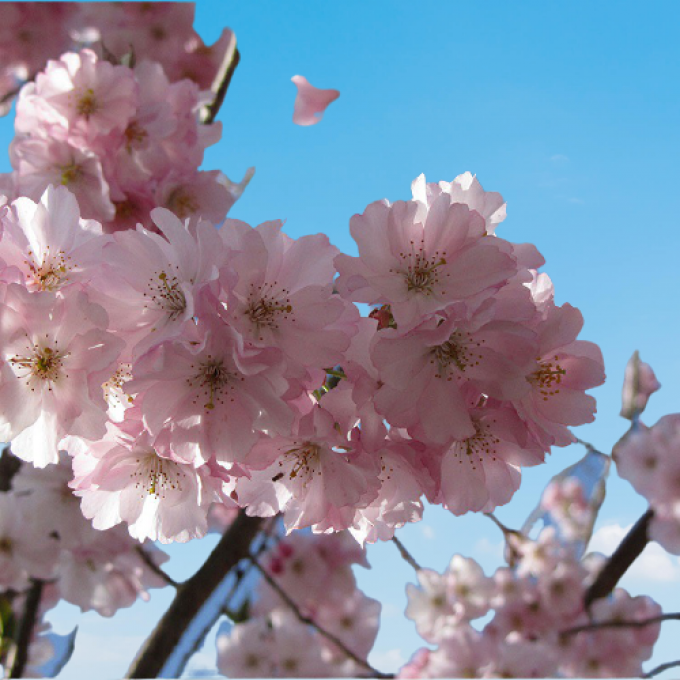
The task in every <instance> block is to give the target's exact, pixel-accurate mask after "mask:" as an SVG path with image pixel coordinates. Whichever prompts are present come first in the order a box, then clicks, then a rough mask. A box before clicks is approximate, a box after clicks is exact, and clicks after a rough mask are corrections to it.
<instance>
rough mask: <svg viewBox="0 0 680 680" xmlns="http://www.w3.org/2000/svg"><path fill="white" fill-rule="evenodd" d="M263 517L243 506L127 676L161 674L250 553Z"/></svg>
mask: <svg viewBox="0 0 680 680" xmlns="http://www.w3.org/2000/svg"><path fill="white" fill-rule="evenodd" d="M262 521H263V520H262V518H260V517H248V516H247V515H246V514H245V511H243V510H241V511H240V512H239V514H238V516H237V517H236V519H235V520H234V522H233V523H232V525H231V526H230V527H229V529H227V531H226V532H225V533H224V536H222V539H221V540H220V542H219V543H218V544H217V546H215V549H214V550H213V551H212V553H210V556H209V557H208V559H207V560H206V561H205V563H204V564H203V566H202V567H201V568H200V569H199V570H198V571H197V572H196V573H195V574H194V575H193V576H192V577H191V578H190V579H188V580H187V581H185V582H184V583H182V584H179V586H178V588H177V595H176V596H175V599H174V600H173V601H172V604H171V605H170V607H169V608H168V610H167V611H166V612H165V614H164V615H163V617H162V618H161V620H160V621H159V622H158V624H157V625H156V628H155V629H154V630H153V632H152V633H151V635H150V636H149V637H148V639H147V640H146V642H145V643H144V645H143V646H142V648H141V649H140V650H139V652H138V653H137V657H136V658H135V660H134V661H133V662H132V665H131V666H130V668H129V669H128V672H127V675H126V676H125V677H126V678H156V677H158V674H159V673H160V672H161V671H162V670H163V666H164V665H165V663H166V661H167V659H168V658H169V656H170V655H171V654H172V652H173V650H174V649H175V647H176V646H177V644H178V643H179V642H180V640H181V639H182V636H183V634H184V633H185V631H186V630H187V628H188V627H189V625H190V624H191V622H192V621H193V620H194V618H195V617H196V615H197V614H198V613H199V611H200V610H201V607H202V606H203V605H204V604H205V602H206V601H207V599H208V598H209V597H210V595H211V594H212V593H213V591H214V590H215V588H217V587H218V586H219V585H220V583H222V581H223V579H224V577H225V576H226V575H227V573H229V571H231V570H232V569H233V568H234V567H235V566H236V565H237V564H238V563H239V562H240V561H241V560H243V559H247V558H248V557H249V555H250V544H251V543H252V541H253V539H254V538H255V536H256V535H257V533H258V531H259V530H260V527H261V525H262Z"/></svg>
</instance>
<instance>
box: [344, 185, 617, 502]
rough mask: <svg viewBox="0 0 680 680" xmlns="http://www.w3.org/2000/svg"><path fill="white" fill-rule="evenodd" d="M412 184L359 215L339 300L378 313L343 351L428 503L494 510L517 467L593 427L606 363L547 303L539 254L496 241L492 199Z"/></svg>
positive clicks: (564, 313) (569, 318)
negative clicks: (412, 460)
mask: <svg viewBox="0 0 680 680" xmlns="http://www.w3.org/2000/svg"><path fill="white" fill-rule="evenodd" d="M412 189H413V199H412V200H411V201H397V202H396V203H393V204H391V203H389V202H388V201H379V202H376V203H372V204H371V205H369V206H368V207H367V208H366V210H365V212H364V213H363V214H362V215H355V216H354V217H353V218H352V220H351V222H350V230H351V233H352V236H353V237H354V239H355V240H356V242H357V244H358V248H359V257H350V256H347V255H339V256H338V257H337V258H336V261H335V262H336V266H337V268H338V271H339V273H340V276H339V278H338V280H337V283H336V287H337V290H338V292H339V293H340V295H341V296H342V297H343V298H344V299H346V300H351V301H354V302H361V303H368V304H370V305H375V306H377V308H376V310H375V312H374V313H373V314H372V316H373V318H374V319H376V321H377V322H378V325H379V328H380V330H379V332H378V333H376V334H374V336H373V337H372V338H371V339H370V341H369V342H367V343H364V345H363V347H362V351H363V354H362V355H361V356H357V357H356V358H354V357H352V356H350V359H351V360H353V362H354V363H355V364H356V368H354V369H353V370H354V374H353V375H356V376H357V379H358V377H359V375H360V374H361V380H362V387H361V390H360V394H361V396H360V397H359V390H355V393H354V398H355V399H358V398H360V399H361V403H362V405H363V406H362V407H363V408H364V411H365V412H366V413H367V414H368V411H371V416H372V420H373V422H377V421H380V420H381V419H384V420H385V421H386V422H387V423H388V424H389V425H390V426H391V427H392V428H401V431H402V432H403V433H404V434H403V435H401V437H402V443H403V444H404V445H405V441H404V440H405V438H407V439H408V440H409V443H410V446H411V447H413V450H414V451H416V456H417V458H418V460H420V462H421V466H422V468H423V469H425V470H427V471H428V473H429V475H430V476H431V479H430V488H429V489H426V488H425V487H423V491H424V492H425V493H427V494H428V498H429V499H430V500H431V501H434V502H438V503H442V504H443V505H445V507H447V508H448V509H449V510H450V511H451V512H453V513H454V514H457V515H459V514H463V513H465V512H468V511H489V510H492V509H493V508H495V507H496V506H498V505H502V504H504V503H507V502H508V501H509V500H510V499H511V498H512V495H513V494H514V492H515V491H516V490H517V488H518V487H519V483H520V468H521V466H523V465H535V464H537V463H541V462H542V461H543V459H544V455H545V453H546V452H547V451H549V450H550V447H551V446H565V445H567V444H569V443H571V442H573V441H575V439H574V436H573V434H571V432H570V430H569V427H571V426H575V425H581V424H583V423H587V422H590V421H592V420H593V417H594V412H595V400H594V399H593V398H592V397H591V396H589V395H587V394H585V390H587V389H589V388H591V387H595V386H597V385H599V384H601V383H602V381H603V380H604V370H603V362H602V356H601V353H600V350H599V348H598V347H597V346H596V345H594V344H592V343H589V342H585V341H583V340H578V339H577V335H578V333H579V331H580V330H581V327H582V325H583V319H582V317H581V314H580V313H579V311H578V310H577V309H575V308H574V307H572V306H571V305H569V304H564V305H562V306H561V307H558V306H557V305H555V303H554V301H553V291H552V284H551V282H550V280H549V279H548V277H547V276H546V275H545V274H539V273H538V272H537V269H538V267H540V266H541V265H542V264H543V258H542V257H541V256H540V254H539V253H538V252H537V251H536V249H535V248H534V247H533V246H531V245H528V244H521V245H516V244H512V243H510V242H508V241H505V240H503V239H501V238H498V237H496V236H495V235H494V232H495V229H496V226H497V224H498V223H499V222H501V221H502V220H503V218H504V217H505V204H504V202H503V199H502V198H501V196H500V195H499V194H497V193H493V192H485V191H484V190H483V189H482V187H481V185H480V184H479V182H478V181H477V179H476V178H474V177H473V176H472V175H470V173H465V174H463V175H460V176H459V177H458V178H456V179H455V180H454V181H453V182H450V183H448V182H440V183H439V184H427V183H426V182H425V178H424V176H422V175H421V176H420V177H419V178H418V179H417V180H415V182H414V183H413V187H412ZM353 375H350V379H351V380H352V378H353ZM367 392H368V393H367ZM371 393H372V394H371ZM406 433H408V436H406Z"/></svg>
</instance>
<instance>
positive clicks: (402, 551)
mask: <svg viewBox="0 0 680 680" xmlns="http://www.w3.org/2000/svg"><path fill="white" fill-rule="evenodd" d="M392 543H394V545H396V546H397V550H399V554H400V555H401V556H402V557H403V558H404V560H405V561H406V562H408V563H409V564H410V565H411V566H412V567H413V568H414V569H415V570H416V571H420V570H421V569H422V567H421V566H420V565H419V564H418V562H416V560H415V557H413V555H411V553H410V552H409V551H408V550H407V549H406V546H405V545H404V544H403V543H402V542H401V541H400V540H399V539H398V538H397V537H396V536H392Z"/></svg>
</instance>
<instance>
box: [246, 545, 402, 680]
mask: <svg viewBox="0 0 680 680" xmlns="http://www.w3.org/2000/svg"><path fill="white" fill-rule="evenodd" d="M250 561H251V562H252V564H253V565H254V566H255V569H257V570H258V571H259V572H260V574H261V575H262V578H264V580H265V581H266V582H267V584H268V585H269V586H271V588H272V589H273V590H274V591H275V592H276V593H277V595H278V596H279V597H280V598H281V599H282V600H283V601H284V603H285V604H286V605H287V606H288V607H289V609H290V610H291V611H292V612H293V614H295V616H296V617H297V619H298V621H300V623H303V624H305V625H307V626H312V627H313V628H315V629H316V630H317V631H318V633H319V634H320V635H322V636H323V637H325V638H326V639H327V640H328V641H329V642H332V643H333V644H334V645H335V646H336V647H338V648H339V649H340V650H341V651H342V652H344V653H345V655H347V656H348V657H349V658H350V659H352V661H354V662H355V663H357V664H359V665H360V666H362V667H363V668H365V669H366V670H367V671H369V672H370V673H371V675H370V676H369V677H372V678H393V677H394V675H392V674H390V673H382V672H381V671H379V670H377V669H376V668H373V666H371V664H369V663H368V661H366V660H365V659H362V658H361V657H360V656H358V655H357V654H355V653H354V652H353V651H352V650H351V649H349V648H348V647H347V646H346V645H345V643H344V642H343V641H342V640H340V639H339V638H337V637H336V636H335V635H333V633H329V632H328V631H327V630H326V629H325V628H322V627H321V626H320V625H319V624H318V623H317V622H316V621H314V619H312V618H310V617H309V616H306V615H305V614H303V613H302V612H301V611H300V609H299V607H298V606H297V604H295V601H294V600H293V599H292V598H291V597H290V595H288V593H287V592H286V591H285V590H283V588H281V586H280V585H279V584H278V583H277V582H276V581H275V580H274V579H273V578H272V577H271V576H270V575H269V572H267V570H266V569H264V567H263V566H262V565H261V564H260V563H259V562H258V561H257V559H256V558H255V557H253V556H251V557H250Z"/></svg>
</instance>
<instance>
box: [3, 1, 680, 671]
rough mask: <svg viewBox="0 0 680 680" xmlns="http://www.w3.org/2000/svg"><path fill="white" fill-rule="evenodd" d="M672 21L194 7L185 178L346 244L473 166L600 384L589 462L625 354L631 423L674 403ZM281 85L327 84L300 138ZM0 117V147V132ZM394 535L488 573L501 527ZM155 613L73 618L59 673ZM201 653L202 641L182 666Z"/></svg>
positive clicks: (589, 6) (666, 14)
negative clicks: (190, 143) (645, 368)
mask: <svg viewBox="0 0 680 680" xmlns="http://www.w3.org/2000/svg"><path fill="white" fill-rule="evenodd" d="M679 20H680V4H679V3H677V2H675V1H674V0H668V1H666V2H661V1H655V2H649V3H640V2H639V1H637V2H628V1H625V0H617V2H616V3H614V2H602V3H595V2H592V0H570V1H569V2H538V1H534V0H524V1H523V2H521V3H519V2H512V3H511V2H507V1H506V0H493V1H491V0H486V1H484V0H480V1H479V2H475V3H471V2H468V3H463V2H432V1H430V0H422V2H419V3H414V2H404V1H402V0H390V1H389V2H388V1H387V0H371V1H370V2H365V1H360V0H343V1H342V2H334V3H330V2H312V1H310V0H308V1H307V2H298V1H292V0H287V1H286V2H273V1H269V0H267V1H264V0H260V1H259V2H248V1H246V0H242V2H239V3H232V2H223V1H222V0H212V1H210V0H198V3H197V28H198V30H199V32H200V33H201V35H202V36H203V37H204V39H205V40H206V42H211V41H213V40H214V39H216V38H217V36H218V34H219V31H220V30H221V29H222V27H223V26H230V27H232V28H233V29H234V31H235V32H236V35H237V37H238V43H239V49H240V51H241V57H242V60H241V64H240V65H239V67H238V70H237V71H236V74H235V76H234V79H233V82H232V86H231V89H230V91H229V94H228V96H227V99H226V102H225V104H224V107H223V110H222V112H221V113H220V116H219V118H218V119H219V120H221V121H222V123H223V126H224V128H223V141H222V142H221V143H220V144H219V145H217V146H216V147H213V148H212V149H210V150H209V151H208V153H207V156H206V161H205V163H204V168H205V169H214V168H218V169H220V170H222V171H223V172H225V173H226V174H227V175H228V176H229V177H231V178H232V179H235V180H238V179H240V177H241V176H242V175H243V173H244V172H245V170H246V168H247V167H249V166H251V165H253V166H255V167H256V169H257V171H256V174H255V177H254V179H253V181H252V182H251V184H250V186H249V187H248V189H247V191H246V193H245V194H244V196H243V197H242V199H241V200H240V201H239V202H238V203H237V204H236V206H235V207H234V209H233V210H232V213H231V214H230V216H232V217H237V218H239V219H243V220H245V221H247V222H249V223H251V224H253V225H255V224H257V223H259V222H262V221H264V220H268V219H273V218H284V219H286V220H287V221H286V226H285V230H286V231H287V232H288V233H289V234H290V235H291V236H293V237H297V236H301V235H303V234H310V233H316V232H324V233H326V234H328V235H329V236H330V238H331V241H332V242H333V243H334V244H335V245H337V246H338V247H339V248H340V249H341V250H343V251H344V252H347V253H350V254H356V250H355V247H354V244H353V242H352V241H351V239H350V237H349V229H348V222H349V218H350V217H351V216H352V215H353V214H355V213H357V212H362V211H363V210H364V208H365V206H366V205H367V204H368V203H370V202H372V201H375V200H378V199H381V198H389V199H391V200H396V199H403V198H408V197H409V196H410V183H411V181H412V180H413V179H414V178H415V177H416V176H417V175H419V174H420V173H425V174H426V176H427V178H428V180H430V181H438V180H451V179H453V178H454V177H455V176H456V175H458V174H460V173H462V172H464V171H466V170H469V171H471V172H472V173H475V174H476V175H477V176H478V178H479V180H480V182H481V183H482V185H483V186H484V188H485V189H488V190H494V191H499V192H501V193H502V194H503V196H504V197H505V199H506V200H507V202H508V218H507V220H506V221H505V222H504V223H503V224H502V225H501V227H500V228H499V229H498V234H499V235H500V236H502V237H504V238H507V239H509V240H511V241H515V242H525V241H530V242H533V243H535V244H536V245H537V246H538V248H539V250H540V251H541V252H542V253H543V254H544V256H545V258H546V260H547V264H546V266H545V267H544V270H545V271H546V272H548V273H549V274H550V276H551V278H552V279H553V282H554V284H555V288H556V295H557V299H558V302H559V303H562V302H566V301H568V302H570V303H571V304H573V305H575V306H577V307H579V308H580V309H581V311H582V312H583V314H584V317H585V319H586V323H585V328H584V332H583V334H582V337H583V339H588V340H592V341H595V342H597V343H598V344H599V345H600V346H601V347H602V350H603V354H604V358H605V366H606V369H607V375H608V380H607V383H606V385H605V386H604V387H602V388H599V389H598V390H596V391H595V393H594V394H595V396H596V397H597V399H598V419H597V421H596V423H595V424H593V425H591V426H588V427H584V428H580V429H579V431H578V432H577V434H578V436H580V437H582V438H583V439H586V440H588V441H591V442H593V443H594V444H595V445H596V446H597V447H598V448H600V449H601V450H603V451H610V449H611V446H612V444H613V443H614V442H615V441H616V440H617V439H618V437H620V436H621V434H622V433H623V432H624V430H625V426H626V422H625V421H623V420H622V419H621V418H619V417H618V411H619V408H620V387H621V382H622V375H623V369H624V366H625V363H626V361H627V360H628V358H629V357H630V355H631V354H632V352H633V351H634V350H635V349H639V350H640V352H641V356H642V358H643V359H644V360H646V361H648V362H649V363H651V364H652V365H653V367H654V369H655V370H656V373H657V377H658V378H659V380H660V381H661V383H662V384H663V389H662V391H661V392H660V393H658V394H656V395H655V396H654V397H653V398H652V402H651V405H650V408H649V409H648V413H647V414H646V416H645V420H646V422H648V423H649V424H652V423H653V422H655V421H656V420H657V419H658V418H659V417H660V416H661V415H663V414H665V413H668V412H673V411H677V410H678V403H679V398H680V387H678V380H677V378H678V376H679V374H680V354H679V353H678V351H677V349H676V347H677V338H678V335H679V333H680V321H679V314H678V309H679V308H678V302H677V296H678V287H679V283H680V273H679V268H678V257H679V256H678V252H679V250H680V231H679V229H680V226H679V222H680V211H678V209H677V207H676V205H675V201H676V200H677V195H678V185H679V183H680V172H679V171H678V159H679V158H680V127H679V126H678V121H679V120H680V96H679V94H680V92H679V90H680V84H679V83H680V79H679V77H678V71H679V67H680V41H678V36H677V28H678V26H679V25H680V21H679ZM296 74H301V75H304V76H305V77H307V78H308V80H309V81H310V82H311V83H312V84H313V85H316V86H318V87H323V88H336V89H338V90H340V92H341V96H340V98H339V99H338V100H337V101H336V102H334V103H333V104H332V105H331V106H330V107H329V109H328V110H327V112H326V115H325V117H324V119H323V121H322V122H321V123H320V124H318V125H316V126H313V127H306V128H302V127H297V126H295V125H293V123H292V121H291V117H292V109H293V100H294V97H295V87H294V85H293V84H292V83H291V82H290V79H291V77H292V76H293V75H296ZM0 125H2V126H3V127H2V134H3V135H4V136H3V138H2V140H3V142H2V143H3V144H5V146H6V144H7V143H8V142H9V139H10V137H11V122H10V121H9V119H6V120H4V121H2V122H1V123H0ZM2 162H3V163H4V164H5V166H6V165H7V159H6V156H5V157H4V160H3V161H2ZM583 454H584V450H583V449H582V448H581V447H577V446H574V447H571V448H570V449H567V450H555V451H554V452H553V455H552V456H551V458H550V460H549V463H548V465H546V466H543V467H541V468H540V469H532V470H530V471H528V472H527V473H526V474H525V477H524V481H523V485H522V488H521V489H520V491H519V492H518V494H517V496H516V499H515V500H514V501H513V502H512V503H511V504H510V505H509V506H508V507H506V508H501V509H500V510H499V511H498V513H497V514H498V516H499V517H500V518H501V519H502V520H503V521H505V522H506V523H507V524H509V525H510V526H515V527H517V526H519V525H521V523H522V522H523V520H524V518H525V517H526V515H527V514H528V513H529V512H530V510H531V509H532V507H533V506H534V505H535V503H536V502H537V500H538V497H539V495H540V491H541V489H542V488H543V486H544V485H545V483H546V482H547V481H548V480H549V479H550V477H552V476H553V475H554V474H557V473H558V472H559V471H560V470H561V469H563V468H564V467H567V466H568V465H571V464H572V463H574V462H575V461H577V460H578V459H579V458H580V457H581V456H582V455H583ZM607 494H608V495H607V500H606V501H605V505H604V507H603V511H602V516H601V519H600V522H599V523H598V536H597V541H598V543H597V545H598V546H599V547H600V548H601V549H603V550H611V548H612V547H613V546H614V545H615V543H616V540H617V538H620V537H621V536H622V534H623V531H624V529H625V528H626V527H628V526H629V525H630V524H632V523H633V522H634V521H635V520H636V519H637V517H639V515H640V514H641V513H642V512H643V511H644V509H645V504H644V502H643V501H642V499H640V498H639V497H637V496H636V495H635V494H634V493H633V492H632V489H631V488H630V486H629V485H628V483H626V482H623V481H621V480H619V479H618V478H617V477H616V475H615V473H614V474H612V476H611V478H610V481H609V484H608V489H607ZM399 535H400V537H401V538H402V540H403V541H404V543H405V544H406V545H407V546H408V547H409V548H410V549H411V551H412V552H413V553H414V555H415V556H416V557H417V559H418V561H419V562H420V563H421V564H423V565H424V566H429V567H433V568H436V569H439V570H442V569H443V568H444V567H445V566H446V564H447V562H448V560H449V559H450V557H451V556H452V555H453V554H454V553H457V552H458V553H462V554H464V555H468V556H473V557H476V558H477V559H479V561H480V562H481V563H482V565H483V566H484V567H485V568H487V569H488V570H489V571H490V570H491V569H493V568H494V567H495V566H497V565H499V564H500V561H501V558H500V538H501V537H500V534H499V532H498V531H497V530H495V529H494V527H493V526H492V525H491V523H490V522H489V521H488V520H487V519H485V518H483V517H465V518H454V517H452V516H449V515H447V513H445V512H443V511H441V510H439V509H436V508H430V509H428V510H427V511H426V515H425V521H424V522H423V523H421V524H419V525H413V526H409V527H407V528H405V529H404V530H403V531H401V532H400V534H399ZM210 541H212V539H211V538H209V539H207V542H206V541H203V542H202V544H197V545H194V544H191V545H189V546H178V547H173V548H172V549H171V551H170V552H171V554H172V555H173V563H174V566H172V567H171V569H170V570H171V571H172V570H173V569H174V570H175V571H174V572H173V573H175V574H177V575H182V574H183V575H187V574H188V573H190V571H191V568H192V564H193V565H196V564H197V560H198V559H199V553H200V554H202V555H205V554H207V552H208V550H209V548H210V545H211V543H210ZM657 548H658V547H657ZM369 560H370V561H371V563H372V565H373V569H372V570H371V571H370V572H366V571H363V570H358V572H357V575H358V577H359V580H360V584H361V586H362V587H363V588H364V589H365V591H366V593H367V594H368V595H370V596H372V597H376V598H377V599H379V600H381V601H382V602H383V627H382V629H381V633H380V637H379V639H378V643H377V645H376V650H375V653H374V655H373V656H372V657H371V660H372V661H373V663H374V664H375V665H378V666H379V667H380V668H381V669H383V670H394V669H395V668H396V667H397V666H398V665H399V664H400V663H403V662H404V661H406V660H407V659H408V657H409V656H410V654H411V653H412V652H413V651H414V650H415V649H416V648H417V647H418V646H420V642H419V638H418V637H417V636H416V635H415V630H414V627H413V625H412V623H411V622H409V621H407V620H406V619H405V618H404V617H403V609H404V606H405V596H404V584H405V583H406V582H408V581H409V580H412V578H413V574H412V572H411V570H410V568H409V567H408V565H406V564H405V563H402V562H401V561H400V559H399V556H398V554H397V552H396V549H395V548H394V546H393V545H391V544H386V545H379V546H375V547H371V548H370V549H369ZM171 564H172V563H171ZM679 583H680V562H679V561H678V559H677V558H675V557H668V556H666V555H665V554H664V553H663V552H662V551H660V550H658V549H655V548H652V549H651V550H650V551H649V552H648V553H647V554H646V555H645V557H644V559H643V560H642V562H641V566H639V567H637V568H636V573H634V574H631V575H630V576H628V577H627V580H626V582H625V585H627V587H629V588H630V590H631V591H633V592H634V594H640V593H649V594H650V595H652V596H654V597H655V598H656V599H657V600H658V601H660V602H661V604H662V605H663V607H664V609H666V610H668V611H678V610H680V595H678V590H679V589H678V584H679ZM168 601H169V593H168V594H165V593H163V594H154V595H153V596H152V601H151V603H150V604H149V605H137V606H135V607H134V608H133V609H131V610H127V611H124V612H121V613H120V614H119V615H117V616H116V617H115V618H114V619H113V620H111V621H108V620H103V619H100V618H99V617H96V616H94V615H88V616H86V617H82V618H81V619H80V621H81V628H80V630H81V633H80V635H79V640H78V642H77V648H76V652H75V656H74V659H73V662H72V666H71V667H67V669H66V670H65V671H64V672H63V673H62V677H64V678H73V679H76V678H89V677H95V676H96V677H98V678H103V679H105V678H115V677H119V676H120V675H121V674H122V673H123V672H124V670H125V668H126V666H127V664H128V662H129V660H130V659H131V656H132V654H133V653H134V650H135V649H136V648H137V646H138V645H139V643H140V642H141V641H142V639H143V636H144V634H145V633H146V632H147V631H148V630H149V629H150V627H151V625H152V624H153V621H154V620H155V619H157V618H158V616H159V615H160V613H161V612H162V611H163V609H164V607H165V606H167V602H168ZM57 614H58V616H57V615H56V614H55V615H54V616H53V617H52V619H53V620H54V622H55V625H56V626H57V627H58V628H59V629H60V630H65V629H66V628H67V627H68V625H69V624H71V623H74V622H75V621H76V617H75V616H74V614H73V611H72V609H70V608H67V607H61V608H60V609H59V610H58V612H57ZM664 625H665V626H668V627H669V628H668V629H667V631H666V633H665V634H664V637H663V640H662V643H660V644H659V646H658V651H657V653H656V655H655V657H654V659H653V661H652V664H654V663H661V662H663V661H669V660H672V659H675V658H678V657H679V656H680V654H679V653H678V648H677V643H676V642H675V640H677V637H676V636H677V625H678V624H677V623H675V624H674V623H673V622H670V623H667V624H664ZM673 625H675V626H676V629H675V630H674V629H673V628H670V627H671V626H673ZM674 638H675V640H674ZM212 663H214V648H211V647H208V648H206V649H205V650H204V651H203V652H202V653H201V655H200V657H199V658H198V659H197V661H196V662H195V664H194V666H193V667H194V668H195V669H198V668H200V667H205V668H207V667H209V666H210V665H211V664H212ZM102 664H103V665H105V668H106V670H103V669H102ZM672 673H673V672H672V671H671V672H670V674H667V675H666V676H665V677H672ZM660 677H664V676H660Z"/></svg>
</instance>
